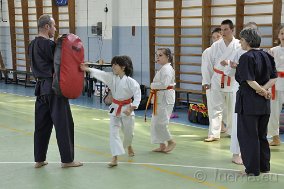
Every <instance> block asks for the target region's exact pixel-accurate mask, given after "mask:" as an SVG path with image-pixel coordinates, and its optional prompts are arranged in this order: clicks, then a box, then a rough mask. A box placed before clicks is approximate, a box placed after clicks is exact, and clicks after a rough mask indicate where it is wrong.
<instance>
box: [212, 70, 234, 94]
mask: <svg viewBox="0 0 284 189" xmlns="http://www.w3.org/2000/svg"><path fill="white" fill-rule="evenodd" d="M213 70H214V72H216V73H218V74H221V75H222V77H221V88H222V89H223V88H224V83H225V76H227V75H225V74H224V72H223V71H221V70H217V69H216V68H213ZM227 77H228V80H227V86H230V85H231V77H229V76H227Z"/></svg>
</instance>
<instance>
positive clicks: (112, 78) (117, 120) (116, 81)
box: [90, 68, 141, 156]
mask: <svg viewBox="0 0 284 189" xmlns="http://www.w3.org/2000/svg"><path fill="white" fill-rule="evenodd" d="M90 73H91V77H95V78H96V79H98V80H100V81H102V82H103V83H105V84H106V85H107V86H108V87H109V88H110V90H111V92H112V96H113V98H114V99H116V100H119V101H123V100H127V99H130V98H132V97H134V100H133V102H132V103H131V104H126V105H123V106H122V109H121V114H120V115H118V116H116V112H117V109H118V107H119V105H117V104H115V103H112V104H111V105H110V106H109V109H110V113H109V115H110V149H111V153H112V156H117V155H121V154H124V153H125V150H124V148H126V147H128V146H130V145H131V143H132V139H133V135H134V122H135V116H134V112H132V113H131V115H130V116H126V115H125V114H124V113H123V112H124V111H125V110H126V109H127V108H129V107H130V106H131V105H132V106H136V107H138V106H139V103H140V100H141V90H140V85H139V84H138V82H137V81H136V80H134V79H133V78H131V77H128V76H126V75H124V76H123V77H122V78H120V77H119V76H117V75H114V74H113V73H112V72H105V71H101V70H99V69H95V68H91V69H90ZM119 128H121V129H122V132H123V134H124V140H123V144H122V142H121V139H120V135H119Z"/></svg>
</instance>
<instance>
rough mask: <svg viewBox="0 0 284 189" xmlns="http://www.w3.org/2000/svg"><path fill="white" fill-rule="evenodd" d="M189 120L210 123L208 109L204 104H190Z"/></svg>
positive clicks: (203, 123) (204, 123)
mask: <svg viewBox="0 0 284 189" xmlns="http://www.w3.org/2000/svg"><path fill="white" fill-rule="evenodd" d="M188 120H189V121H190V122H192V123H199V124H202V125H209V118H208V110H207V108H206V106H205V105H204V104H190V105H189V110H188Z"/></svg>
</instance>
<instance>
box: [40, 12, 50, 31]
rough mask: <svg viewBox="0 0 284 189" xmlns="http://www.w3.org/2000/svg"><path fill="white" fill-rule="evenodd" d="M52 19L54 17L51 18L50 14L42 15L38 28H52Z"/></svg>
mask: <svg viewBox="0 0 284 189" xmlns="http://www.w3.org/2000/svg"><path fill="white" fill-rule="evenodd" d="M51 19H52V17H51V16H49V15H48V14H43V15H41V16H40V17H39V19H38V22H37V26H38V28H44V26H45V25H46V24H48V25H50V26H51V22H52V21H51Z"/></svg>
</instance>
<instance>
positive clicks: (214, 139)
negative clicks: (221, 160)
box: [204, 137, 219, 142]
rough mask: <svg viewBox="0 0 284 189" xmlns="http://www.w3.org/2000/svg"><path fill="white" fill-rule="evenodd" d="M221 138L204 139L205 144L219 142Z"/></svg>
mask: <svg viewBox="0 0 284 189" xmlns="http://www.w3.org/2000/svg"><path fill="white" fill-rule="evenodd" d="M218 140H219V138H214V137H208V138H206V139H204V142H213V141H218Z"/></svg>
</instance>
